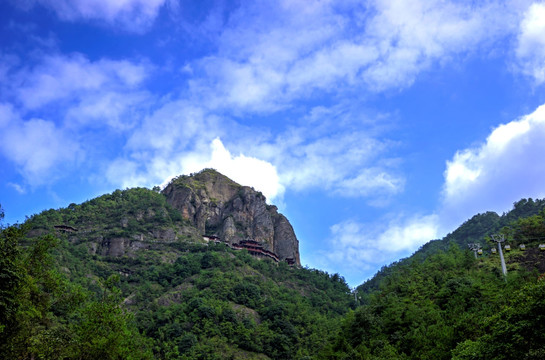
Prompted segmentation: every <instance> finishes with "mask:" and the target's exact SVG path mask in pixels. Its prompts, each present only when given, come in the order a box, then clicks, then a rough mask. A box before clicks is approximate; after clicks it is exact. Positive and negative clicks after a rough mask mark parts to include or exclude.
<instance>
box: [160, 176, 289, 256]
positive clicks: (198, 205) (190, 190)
mask: <svg viewBox="0 0 545 360" xmlns="http://www.w3.org/2000/svg"><path fill="white" fill-rule="evenodd" d="M162 193H163V194H164V195H165V196H166V199H167V202H168V203H169V204H170V205H171V206H172V207H174V208H175V209H178V210H179V211H180V212H181V213H182V216H183V217H184V218H185V219H186V220H189V221H190V222H191V223H192V224H193V226H195V227H196V228H197V229H198V230H199V231H200V232H201V234H203V235H215V236H218V237H219V238H220V239H222V240H223V241H225V242H227V243H229V244H234V243H237V242H239V241H240V240H244V239H253V240H255V241H258V242H259V243H261V244H262V245H263V248H264V249H266V250H268V251H272V252H274V253H275V254H276V255H277V256H278V257H279V258H280V260H286V259H293V261H294V262H295V264H297V265H300V260H299V241H298V240H297V237H296V236H295V233H294V231H293V228H292V226H291V224H290V223H289V221H288V220H287V219H286V217H285V216H284V215H282V214H280V213H278V210H277V208H276V206H273V205H267V203H266V202H265V196H263V194H262V193H260V192H258V191H256V190H254V189H253V188H250V187H247V186H242V185H239V184H237V183H235V182H234V181H232V180H231V179H229V178H228V177H226V176H224V175H222V174H220V173H219V172H217V171H215V170H212V169H206V170H203V171H201V172H199V173H197V174H194V175H192V176H185V175H183V176H179V177H177V178H175V179H174V180H172V181H171V183H170V184H169V185H168V186H167V187H166V188H165V189H164V190H163V192H162Z"/></svg>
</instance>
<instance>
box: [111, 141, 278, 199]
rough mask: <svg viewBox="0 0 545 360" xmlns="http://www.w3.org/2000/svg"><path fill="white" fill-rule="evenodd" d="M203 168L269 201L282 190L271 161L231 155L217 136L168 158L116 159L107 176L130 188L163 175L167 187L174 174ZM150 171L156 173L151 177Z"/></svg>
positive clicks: (146, 183) (147, 182) (276, 196)
mask: <svg viewBox="0 0 545 360" xmlns="http://www.w3.org/2000/svg"><path fill="white" fill-rule="evenodd" d="M142 165H143V166H142ZM205 168H214V169H216V170H218V171H219V172H221V173H222V174H224V175H226V176H227V177H229V178H231V179H232V180H234V181H236V182H238V183H239V184H241V185H246V186H251V187H253V188H255V189H256V190H258V191H261V192H262V193H263V195H265V197H266V198H267V200H268V201H271V200H274V199H278V198H279V197H281V196H282V194H283V192H284V187H283V186H282V184H281V183H280V178H279V176H278V173H277V171H276V168H275V167H274V166H273V165H272V164H271V163H269V162H267V161H264V160H261V159H258V158H255V157H252V156H247V155H244V154H238V155H233V154H231V152H230V151H229V150H227V149H226V148H225V146H224V144H223V142H222V141H221V140H220V139H219V138H216V139H214V140H213V141H212V142H211V143H210V145H209V146H208V147H206V148H198V147H197V148H195V149H191V150H187V151H185V152H183V153H180V154H178V155H176V156H173V157H172V158H171V159H169V160H167V161H163V160H160V159H157V158H156V159H154V160H152V161H150V162H148V163H147V164H142V163H139V162H138V161H136V160H127V159H117V160H116V161H114V162H113V163H112V164H111V165H110V166H109V169H108V171H107V177H108V178H109V179H110V181H111V182H112V183H118V184H119V182H121V184H119V185H121V186H123V187H132V186H151V185H154V184H153V183H151V184H150V181H153V179H154V178H155V179H157V177H160V176H163V179H162V180H163V183H162V186H166V185H167V184H168V182H169V181H170V180H171V179H172V178H173V177H175V176H177V175H180V174H189V173H194V172H198V171H200V170H202V169H205ZM151 173H153V174H154V175H155V176H153V177H152V176H150V175H151ZM165 179H166V180H165Z"/></svg>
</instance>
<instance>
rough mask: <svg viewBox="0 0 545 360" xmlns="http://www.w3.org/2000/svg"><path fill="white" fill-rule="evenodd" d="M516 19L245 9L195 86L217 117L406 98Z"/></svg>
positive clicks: (416, 3) (499, 12)
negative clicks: (325, 102) (324, 101)
mask: <svg viewBox="0 0 545 360" xmlns="http://www.w3.org/2000/svg"><path fill="white" fill-rule="evenodd" d="M302 13H305V14H307V15H305V17H303V16H302V15H301V14H302ZM271 14H272V15H271ZM518 16H519V7H518V6H514V5H512V4H510V3H505V4H503V3H494V2H480V3H475V2H473V3H466V2H445V1H439V0H433V1H430V0H426V1H423V0H413V1H402V0H400V1H383V0H376V1H371V2H369V3H367V4H364V3H354V2H352V3H350V5H347V6H341V5H339V4H336V3H335V2H329V1H307V2H304V3H300V2H296V3H293V4H292V3H291V2H289V3H288V2H279V3H276V4H270V3H268V4H267V5H266V6H265V5H264V4H263V3H261V2H255V3H248V4H243V5H242V6H241V7H240V9H239V10H238V11H237V13H236V14H234V15H233V16H231V18H230V22H229V24H228V25H229V26H228V27H227V28H226V30H225V31H224V32H223V33H222V35H221V36H220V37H219V40H218V47H219V51H218V53H217V54H214V55H213V56H210V57H207V58H205V59H203V60H201V61H198V62H197V63H196V64H195V66H194V67H193V68H194V69H197V70H198V72H197V74H200V76H201V77H200V78H196V79H194V81H193V82H192V86H193V90H194V91H195V92H198V93H201V94H206V96H207V98H208V99H209V100H210V101H209V102H208V106H210V107H211V108H215V109H217V108H221V109H225V108H227V109H231V110H233V109H235V110H237V111H257V112H263V111H264V112H268V111H275V110H277V109H280V108H285V107H288V106H290V105H291V104H290V102H291V101H292V100H296V99H301V98H303V99H304V98H307V97H309V96H312V95H313V94H315V93H317V92H318V93H339V92H343V91H352V90H353V89H354V87H357V88H358V89H361V90H362V91H364V92H374V91H384V90H389V89H396V88H404V87H406V86H409V85H411V84H412V82H413V81H414V80H415V79H416V77H417V76H418V75H419V74H420V73H421V72H422V71H426V70H427V69H429V68H431V67H432V66H434V65H436V64H443V63H445V62H448V61H449V59H452V58H454V57H456V56H458V55H460V54H466V53H467V52H468V51H472V49H474V48H475V47H476V46H485V45H486V44H491V43H493V42H494V41H495V40H496V39H498V38H499V37H501V36H503V35H506V34H509V33H511V32H512V31H513V30H514V29H513V28H512V26H511V25H510V24H513V23H516V22H517V17H518ZM264 17H267V21H265V19H264ZM269 18H272V19H274V20H272V21H270V20H268V19H269ZM302 19H304V20H302Z"/></svg>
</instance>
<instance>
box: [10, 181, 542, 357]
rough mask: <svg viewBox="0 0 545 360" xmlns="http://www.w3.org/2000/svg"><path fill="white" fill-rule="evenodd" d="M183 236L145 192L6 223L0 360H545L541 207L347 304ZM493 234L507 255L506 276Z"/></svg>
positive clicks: (467, 226) (337, 285)
mask: <svg viewBox="0 0 545 360" xmlns="http://www.w3.org/2000/svg"><path fill="white" fill-rule="evenodd" d="M59 224H62V226H59ZM124 224H126V225H124ZM192 229H193V228H192V227H191V225H190V224H188V223H187V221H185V220H184V219H183V216H182V215H181V214H180V213H179V212H178V211H177V210H176V209H174V208H172V207H170V206H169V205H168V204H167V203H166V202H165V201H164V197H163V195H161V194H160V193H159V192H157V191H152V190H148V189H129V190H124V191H116V192H114V193H112V194H109V195H104V196H102V197H99V198H97V199H93V200H90V201H88V202H86V203H83V204H81V205H76V204H71V205H70V206H68V207H67V208H64V209H59V210H47V211H44V212H43V213H41V214H38V215H35V216H32V217H30V218H29V219H28V220H27V221H26V222H25V223H24V224H20V225H15V226H9V227H7V226H2V229H1V233H0V274H1V277H2V281H1V282H0V299H1V301H0V335H1V336H0V358H5V359H31V358H34V359H377V360H378V359H457V360H462V359H464V360H469V359H543V358H545V346H544V344H545V343H544V341H545V335H544V334H545V332H544V330H545V328H544V327H545V325H544V324H545V321H544V320H545V319H543V316H545V315H544V314H545V282H544V281H543V280H542V274H543V273H545V251H540V250H539V248H538V245H539V244H541V243H542V242H545V210H544V202H543V201H541V200H539V201H532V200H521V201H519V202H517V203H515V207H514V209H513V211H511V212H509V213H506V214H503V215H502V216H498V215H496V214H494V213H486V214H481V215H476V216H475V217H473V218H472V219H470V220H468V221H467V222H466V223H464V224H463V225H462V226H461V227H460V228H458V229H457V230H456V231H454V232H453V233H452V234H449V235H448V236H447V237H445V238H444V239H442V240H436V241H432V242H430V243H428V244H426V245H425V246H423V247H422V248H421V249H420V250H419V251H417V252H416V253H415V254H414V255H413V256H411V257H409V258H407V259H404V260H401V261H399V262H396V263H394V264H392V265H390V266H388V267H385V268H383V269H382V270H381V271H380V272H379V273H378V274H377V276H375V277H374V278H373V279H371V280H370V281H368V282H367V283H365V284H362V286H360V287H359V288H358V292H357V294H354V293H351V292H350V291H349V288H348V286H347V284H346V283H345V282H344V279H343V278H342V276H340V275H338V274H333V275H331V274H327V273H325V272H323V271H320V270H314V269H306V268H299V267H293V266H289V265H288V264H287V263H286V262H278V263H277V262H275V261H272V260H270V259H265V258H261V259H258V258H256V257H254V256H251V255H250V254H249V253H248V252H247V251H246V250H234V249H233V248H231V247H229V246H228V245H227V244H225V243H221V242H220V243H214V242H209V243H207V242H205V241H203V239H202V236H199V234H198V232H195V231H194V230H192ZM495 233H502V234H503V235H504V236H505V238H506V242H505V243H504V244H510V245H511V247H512V250H511V251H510V252H505V253H504V255H505V260H506V263H507V271H508V272H507V277H504V276H503V274H502V271H501V267H500V260H499V255H498V254H493V253H492V252H491V249H492V247H493V246H494V245H495V243H493V242H491V241H490V235H492V234H495ZM172 234H174V235H175V236H172ZM111 239H122V240H120V242H121V245H119V244H118V245H115V244H113V243H112V241H110V240H111ZM468 242H478V243H480V244H481V246H482V248H483V253H482V254H481V255H478V256H477V257H475V255H474V253H473V252H472V251H469V250H468V248H467V243H468ZM521 244H524V245H525V246H526V248H525V250H524V251H523V250H520V248H519V245H521ZM116 246H117V247H116ZM354 295H356V296H357V304H356V303H355V301H354V300H355V299H354Z"/></svg>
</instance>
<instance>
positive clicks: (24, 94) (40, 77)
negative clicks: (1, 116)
mask: <svg viewBox="0 0 545 360" xmlns="http://www.w3.org/2000/svg"><path fill="white" fill-rule="evenodd" d="M148 70H149V69H148V68H147V67H146V66H145V65H143V64H135V63H132V62H130V61H127V60H120V61H117V60H109V59H101V60H98V61H95V62H91V61H90V60H89V59H87V58H86V57H85V56H83V55H81V54H74V55H72V56H63V55H49V56H46V57H45V58H44V59H43V60H42V61H41V62H40V63H38V64H37V65H36V66H34V67H33V68H32V69H23V70H21V71H20V72H18V73H17V74H16V75H15V76H14V78H13V80H14V81H15V82H16V83H18V84H19V85H20V86H18V88H17V90H16V92H17V96H18V100H19V101H20V102H21V103H22V105H23V106H24V107H25V108H28V109H37V108H39V107H42V106H45V105H48V104H50V103H52V102H57V101H66V100H73V99H78V98H81V97H82V96H87V95H89V94H93V93H97V92H99V93H102V92H107V91H108V90H118V91H127V90H129V91H130V90H132V89H134V88H136V87H137V86H138V85H139V84H140V83H141V82H142V81H143V80H144V79H145V77H146V76H147V73H148Z"/></svg>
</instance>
